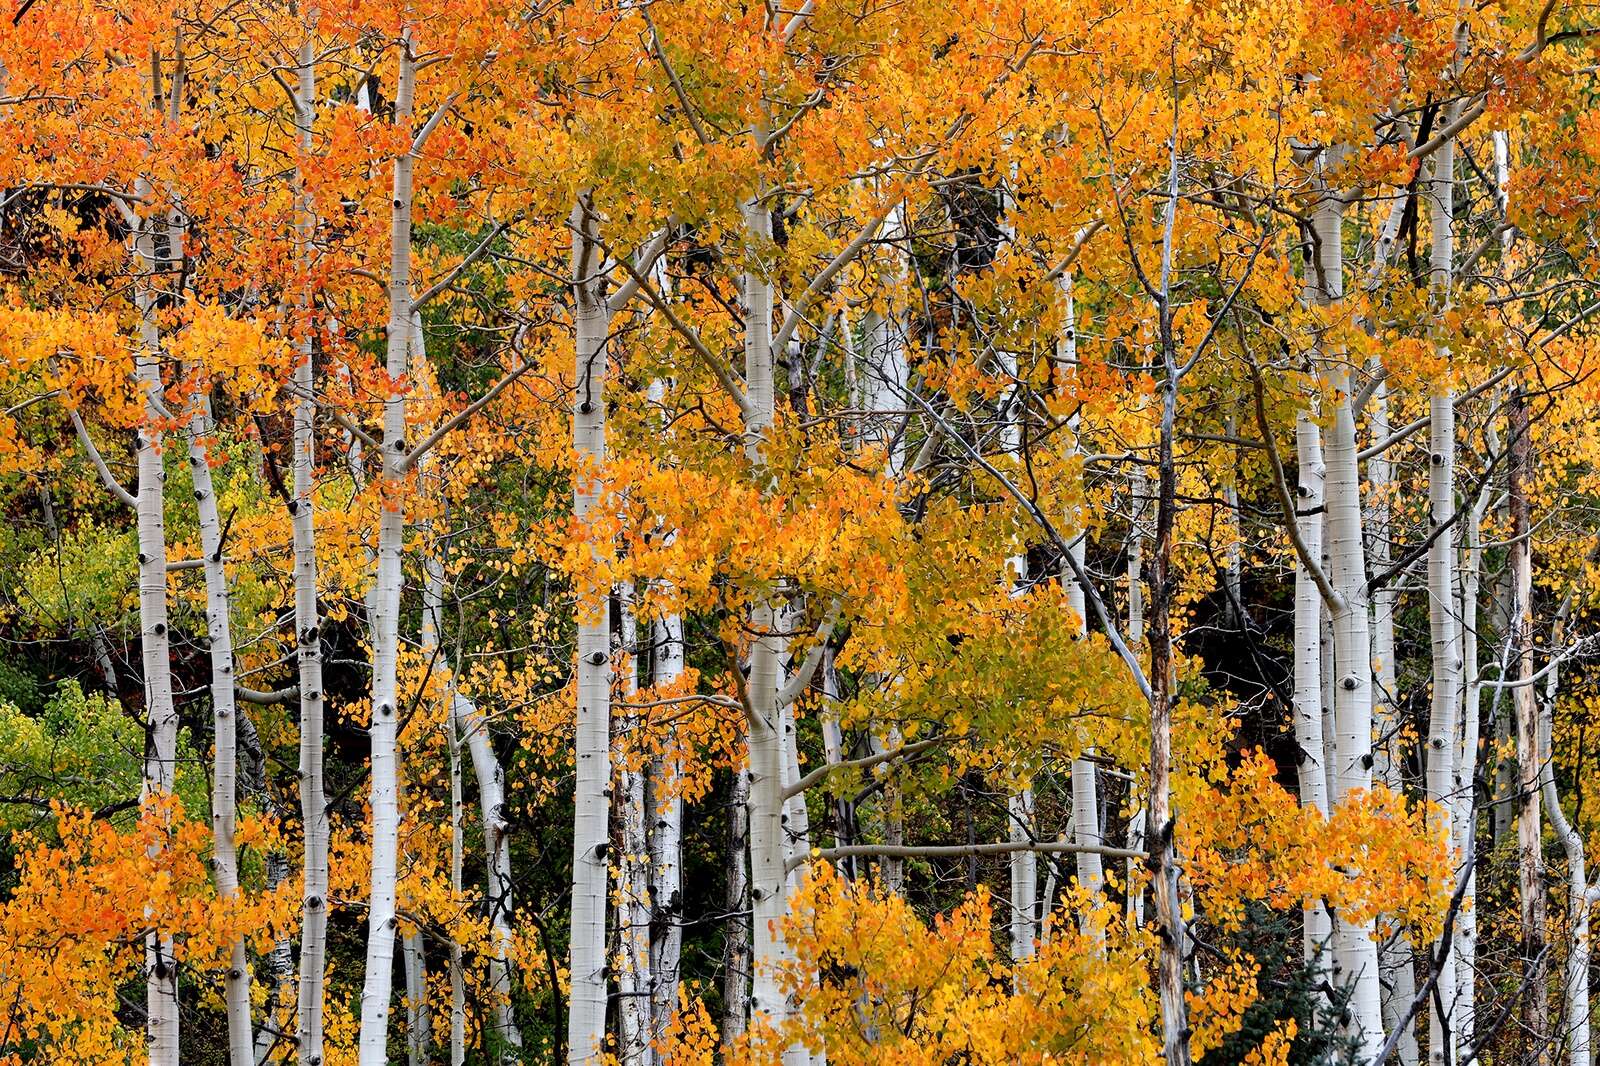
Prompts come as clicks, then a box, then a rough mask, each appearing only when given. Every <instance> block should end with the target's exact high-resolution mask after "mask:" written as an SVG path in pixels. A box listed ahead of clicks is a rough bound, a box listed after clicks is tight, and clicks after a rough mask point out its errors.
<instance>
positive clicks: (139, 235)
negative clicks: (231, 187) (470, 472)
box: [134, 182, 178, 1066]
mask: <svg viewBox="0 0 1600 1066" xmlns="http://www.w3.org/2000/svg"><path fill="white" fill-rule="evenodd" d="M140 185H141V188H140V192H141V194H148V193H149V191H150V190H149V188H148V187H147V186H145V185H144V183H143V182H141V183H140ZM134 256H135V260H136V264H135V269H136V270H138V272H139V280H138V282H137V288H136V290H135V295H134V301H135V303H136V305H137V307H138V311H139V347H138V352H137V354H136V356H135V359H134V383H135V385H136V386H137V388H138V389H139V391H140V392H141V393H143V394H144V401H145V405H144V414H145V420H144V423H143V424H142V425H141V426H140V427H139V431H138V438H137V440H136V443H135V447H136V449H137V468H138V472H139V485H138V491H137V493H136V494H135V498H136V501H137V502H136V507H135V513H136V530H137V537H138V545H139V636H140V648H141V651H142V656H141V659H142V664H143V667H144V696H145V717H146V720H147V721H148V728H149V739H148V740H147V741H146V746H145V762H144V788H143V795H144V797H146V798H149V797H164V796H170V795H171V794H172V789H173V786H174V784H175V783H176V780H177V751H178V710H177V706H176V704H175V703H174V702H173V698H172V660H171V651H170V636H169V634H168V631H167V531H166V520H165V516H164V514H163V510H164V507H165V501H166V472H165V470H164V469H163V467H162V458H161V453H162V448H161V445H162V432H161V429H160V428H159V427H160V425H161V424H162V421H163V418H164V407H163V405H162V385H161V362H160V361H161V357H162V356H161V336H160V333H159V327H158V326H157V322H156V313H157V308H156V294H155V292H154V291H153V289H152V287H151V286H152V281H151V278H150V274H151V272H152V271H153V270H155V269H158V265H157V264H158V260H157V256H156V242H155V234H154V232H153V230H152V228H151V223H150V222H149V221H147V220H142V221H141V222H140V223H139V226H138V229H137V230H136V232H135V236H134ZM156 846H157V847H159V846H160V845H156ZM145 969H146V982H147V983H146V991H145V1005H146V1011H147V1015H146V1018H147V1020H146V1025H145V1039H146V1046H147V1048H148V1051H149V1059H150V1066H177V1062H178V964H177V959H176V958H175V957H174V954H173V943H172V936H171V934H169V933H166V932H163V931H161V930H155V931H152V932H150V933H148V934H146V936H145Z"/></svg>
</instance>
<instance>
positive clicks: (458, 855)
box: [428, 567, 467, 1066]
mask: <svg viewBox="0 0 1600 1066" xmlns="http://www.w3.org/2000/svg"><path fill="white" fill-rule="evenodd" d="M441 569H442V567H441ZM441 576H442V575H441ZM428 577H429V581H430V582H431V581H432V579H433V575H432V573H431V572H430V573H429V575H428ZM445 698H446V699H449V698H450V696H449V694H448V693H446V695H445ZM453 702H454V701H452V703H453ZM445 735H446V738H447V739H446V744H447V745H448V746H449V749H450V894H451V895H452V896H453V897H455V898H457V899H459V898H460V897H461V892H462V887H463V884H462V873H463V867H464V865H465V863H464V859H465V856H466V840H465V838H464V837H463V835H462V820H463V815H464V813H465V811H464V809H463V808H464V804H463V802H462V799H461V731H460V730H459V729H457V728H456V719H455V714H454V713H453V710H452V711H447V712H446V715H445ZM466 1061H467V982H466V974H465V972H464V971H463V970H462V966H461V942H460V941H459V940H457V939H456V938H455V937H453V936H452V937H451V938H450V1066H465V1063H466Z"/></svg>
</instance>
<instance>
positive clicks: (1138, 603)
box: [1074, 467, 1150, 925]
mask: <svg viewBox="0 0 1600 1066" xmlns="http://www.w3.org/2000/svg"><path fill="white" fill-rule="evenodd" d="M1128 495H1129V515H1128V644H1129V646H1130V647H1132V648H1134V649H1135V651H1137V649H1138V647H1139V645H1140V644H1142V643H1144V538H1145V530H1144V525H1145V511H1146V509H1147V507H1148V501H1149V499H1150V479H1149V478H1148V477H1147V476H1146V475H1145V473H1144V469H1143V468H1142V467H1140V468H1138V469H1136V470H1135V471H1134V473H1133V476H1132V477H1131V478H1130V479H1129V486H1128ZM1074 584H1076V582H1074ZM1080 591H1081V590H1080ZM1130 802H1133V801H1130ZM1145 821H1146V815H1145V809H1144V806H1143V804H1138V805H1136V806H1135V807H1134V808H1133V811H1132V812H1131V813H1130V814H1129V815H1128V848H1129V850H1132V851H1143V850H1144V845H1145V837H1144V827H1145ZM1138 865H1139V864H1138V863H1137V861H1136V860H1134V859H1129V860H1127V865H1126V868H1125V870H1124V878H1125V881H1126V883H1127V885H1128V919H1129V920H1130V921H1132V922H1133V923H1134V924H1135V925H1143V924H1144V890H1143V889H1142V888H1140V887H1139V882H1138V879H1137V866H1138Z"/></svg>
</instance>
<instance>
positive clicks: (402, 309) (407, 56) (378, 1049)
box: [359, 33, 416, 1066]
mask: <svg viewBox="0 0 1600 1066" xmlns="http://www.w3.org/2000/svg"><path fill="white" fill-rule="evenodd" d="M415 83H416V61H415V59H414V57H413V55H412V52H411V37H410V34H409V33H404V34H402V37H401V42H400V76H399V79H398V82H397V88H396V90H395V101H394V116H395V125H396V126H397V127H398V128H399V129H400V130H402V131H404V132H405V133H407V134H409V132H410V127H411V110H412V97H413V93H414V91H415ZM415 158H416V157H415V156H414V155H413V154H412V153H411V152H409V151H408V152H405V153H403V154H401V155H399V156H398V157H396V159H395V161H394V183H393V191H392V195H391V198H390V204H391V208H390V211H391V213H390V226H389V238H390V250H389V322H388V338H387V352H386V369H387V371H388V374H389V379H390V380H391V381H395V382H398V381H400V380H401V378H402V377H404V376H405V375H407V374H408V373H409V372H410V355H411V345H412V322H411V200H412V193H411V181H412V169H413V165H414V163H415ZM405 448H406V397H405V393H404V392H402V391H399V390H398V389H396V390H395V391H393V392H391V393H389V394H388V395H387V396H385V397H384V403H383V456H382V459H383V484H382V487H381V491H382V494H383V497H382V498H383V506H382V508H381V510H380V517H379V520H378V572H377V581H376V584H375V585H374V586H373V591H372V596H371V599H370V601H369V602H370V605H371V607H370V615H371V622H372V788H371V804H372V880H371V897H370V903H369V906H368V911H367V961H366V972H365V979H364V982H363V985H362V990H361V1035H360V1046H359V1061H360V1064H361V1066H384V1064H386V1063H387V1062H388V1038H389V1006H390V999H391V995H392V991H393V982H394V949H395V934H396V929H397V925H398V922H397V920H396V916H395V877H396V867H397V860H398V851H399V843H400V791H399V789H400V777H399V766H398V762H399V759H398V752H397V744H396V741H397V739H398V731H399V723H398V718H399V706H398V694H397V671H398V665H399V647H400V594H401V586H402V576H403V575H402V573H401V565H400V563H401V552H402V550H403V549H404V540H405V512H404V509H403V503H402V501H401V493H402V490H403V483H404V479H405V473H404V468H403V466H402V463H403V460H404V459H405Z"/></svg>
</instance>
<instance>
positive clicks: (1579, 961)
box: [1539, 618, 1594, 1066]
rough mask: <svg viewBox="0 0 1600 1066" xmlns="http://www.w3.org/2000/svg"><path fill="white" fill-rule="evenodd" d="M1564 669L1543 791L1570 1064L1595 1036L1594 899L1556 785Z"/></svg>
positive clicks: (1586, 1059) (1544, 748)
mask: <svg viewBox="0 0 1600 1066" xmlns="http://www.w3.org/2000/svg"><path fill="white" fill-rule="evenodd" d="M1562 620H1563V619H1561V618H1558V620H1557V622H1556V624H1555V626H1554V627H1553V628H1554V632H1553V633H1552V634H1551V641H1550V646H1551V648H1552V649H1554V648H1557V647H1559V646H1560V644H1561V639H1562V629H1563V625H1562ZM1560 673H1561V672H1560V669H1559V668H1557V667H1556V666H1554V665H1552V666H1551V668H1550V672H1549V673H1548V674H1547V675H1546V676H1545V686H1544V691H1545V698H1544V701H1543V706H1542V708H1541V714H1540V716H1539V753H1540V755H1541V756H1542V758H1541V759H1540V775H1541V776H1540V793H1541V795H1542V797H1543V799H1544V812H1545V815H1546V816H1547V817H1548V818H1549V819H1550V826H1551V828H1552V829H1554V830H1555V834H1556V839H1558V840H1560V841H1561V849H1562V850H1563V851H1564V852H1565V853H1566V856H1567V962H1566V967H1565V969H1564V970H1563V971H1562V975H1561V985H1562V991H1563V1004H1562V1012H1563V1017H1564V1018H1565V1019H1566V1026H1565V1033H1564V1036H1565V1043H1566V1046H1567V1066H1589V1064H1590V1061H1591V1051H1590V1044H1591V1042H1592V1036H1591V1032H1590V1019H1589V960H1590V955H1591V945H1590V938H1589V908H1590V907H1591V906H1593V905H1594V899H1593V898H1591V890H1590V887H1589V875H1588V871H1587V869H1586V868H1585V864H1584V849H1583V837H1582V835H1580V834H1579V833H1578V831H1577V829H1575V828H1574V827H1573V825H1572V823H1571V822H1569V821H1568V820H1567V814H1566V812H1565V811H1564V810H1562V809H1561V794H1560V793H1559V792H1558V791H1557V790H1556V774H1555V751H1554V747H1553V738H1554V735H1555V710H1556V696H1557V694H1558V693H1559V691H1560Z"/></svg>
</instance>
